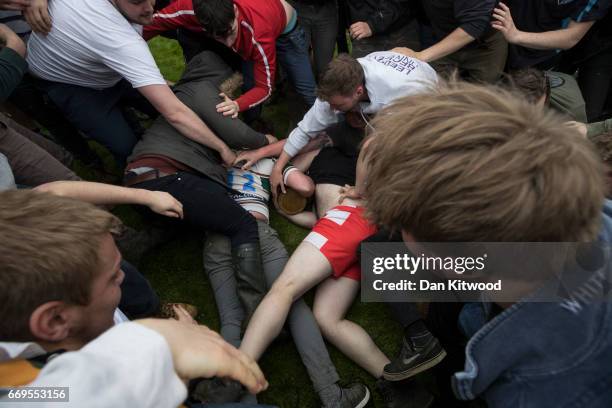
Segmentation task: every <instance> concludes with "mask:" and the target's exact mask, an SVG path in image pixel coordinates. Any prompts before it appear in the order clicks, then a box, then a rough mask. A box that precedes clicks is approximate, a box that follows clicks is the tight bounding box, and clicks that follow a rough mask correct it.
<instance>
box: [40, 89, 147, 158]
mask: <svg viewBox="0 0 612 408" xmlns="http://www.w3.org/2000/svg"><path fill="white" fill-rule="evenodd" d="M39 84H40V87H41V89H42V90H43V91H45V92H46V93H47V95H48V96H49V98H50V99H51V100H52V101H53V103H54V104H55V105H56V106H57V107H58V108H59V109H60V110H61V111H62V113H63V114H64V116H65V117H66V119H68V121H69V122H70V123H72V124H73V125H74V127H76V128H77V129H79V130H80V131H81V132H83V133H84V134H85V136H87V137H88V138H90V139H92V140H95V141H97V142H99V143H101V144H102V145H104V146H105V147H106V148H108V150H110V152H111V153H112V154H113V155H114V156H115V159H116V160H117V162H118V163H119V165H120V166H124V165H125V160H126V159H127V157H128V156H129V155H130V154H131V153H132V149H133V148H134V145H135V144H136V142H137V141H138V138H139V137H138V135H137V134H136V133H135V132H134V123H130V121H129V120H128V119H127V118H126V117H125V116H124V114H123V108H124V107H126V106H131V107H134V108H137V109H138V110H140V111H141V112H143V113H146V114H148V115H153V116H156V111H155V108H153V106H152V105H151V104H150V103H149V102H148V101H147V100H146V99H145V98H144V97H143V96H142V95H140V93H139V92H138V91H137V90H136V89H134V88H132V86H131V85H130V84H129V83H128V82H127V81H126V80H121V81H119V82H118V83H117V84H116V85H114V86H112V87H110V88H106V89H93V88H86V87H83V86H77V85H70V84H63V83H59V82H51V81H44V80H40V81H39Z"/></svg>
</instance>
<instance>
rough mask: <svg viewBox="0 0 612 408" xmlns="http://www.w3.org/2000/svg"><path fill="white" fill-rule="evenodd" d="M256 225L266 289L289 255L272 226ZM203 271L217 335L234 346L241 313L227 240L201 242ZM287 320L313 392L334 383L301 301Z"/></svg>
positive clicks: (327, 359)
mask: <svg viewBox="0 0 612 408" xmlns="http://www.w3.org/2000/svg"><path fill="white" fill-rule="evenodd" d="M257 226H258V228H259V244H260V247H261V257H262V261H263V268H264V273H265V275H266V281H267V284H268V288H269V287H270V286H272V283H274V281H275V280H276V279H277V278H278V277H279V276H280V274H281V272H282V271H283V269H284V267H285V264H286V263H287V260H288V259H289V255H288V254H287V250H286V249H285V246H284V245H283V243H282V242H281V241H280V239H279V238H278V234H277V232H276V231H275V230H274V229H273V228H272V227H270V226H269V225H268V224H266V223H265V222H263V221H260V220H257ZM204 271H205V272H206V274H207V275H208V279H209V280H210V284H211V286H212V288H213V291H214V294H215V302H216V303H217V309H218V310H219V318H220V320H221V330H220V332H221V336H222V337H223V338H224V339H225V340H226V341H227V342H229V343H230V344H232V345H234V346H236V347H238V346H240V340H241V339H240V328H241V325H242V320H243V319H244V311H243V310H242V306H241V305H240V301H239V300H238V295H237V294H236V279H235V277H234V269H233V267H232V256H231V249H230V241H229V239H228V238H227V237H225V236H224V235H220V234H214V233H209V234H207V237H206V242H205V243H204ZM287 321H288V323H289V328H290V330H291V335H292V336H293V340H294V341H295V345H296V347H297V350H298V352H299V353H300V357H301V358H302V362H303V363H304V365H305V366H306V370H307V371H308V375H309V376H310V380H311V381H312V383H313V386H314V389H315V391H316V392H318V391H319V390H321V389H323V388H326V387H328V386H329V385H331V384H334V383H336V382H338V380H339V379H340V377H339V376H338V373H337V372H336V368H335V367H334V364H333V363H332V361H331V358H330V357H329V353H328V351H327V348H326V347H325V343H324V341H323V337H322V336H321V332H320V330H319V326H318V325H317V322H316V321H315V318H314V316H313V314H312V311H311V310H310V308H309V307H308V306H307V305H306V302H304V300H303V299H299V300H297V301H296V302H295V303H294V304H293V306H292V307H291V310H290V311H289V316H288V319H287Z"/></svg>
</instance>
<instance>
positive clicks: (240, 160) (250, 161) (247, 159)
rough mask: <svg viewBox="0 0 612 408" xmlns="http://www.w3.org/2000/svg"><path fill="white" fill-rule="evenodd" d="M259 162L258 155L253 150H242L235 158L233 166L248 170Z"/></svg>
mask: <svg viewBox="0 0 612 408" xmlns="http://www.w3.org/2000/svg"><path fill="white" fill-rule="evenodd" d="M259 160H260V157H259V155H258V154H257V152H256V151H255V150H244V151H242V152H240V153H238V155H237V156H236V159H235V160H234V166H238V165H240V168H241V169H242V170H245V171H246V170H248V169H250V168H251V167H252V166H253V165H254V164H255V163H257V162H258V161H259Z"/></svg>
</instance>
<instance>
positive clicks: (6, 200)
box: [0, 190, 121, 341]
mask: <svg viewBox="0 0 612 408" xmlns="http://www.w3.org/2000/svg"><path fill="white" fill-rule="evenodd" d="M120 225H121V223H120V221H119V220H118V219H117V218H116V217H115V216H114V215H112V214H110V213H108V212H106V211H103V210H101V209H99V208H97V207H95V206H93V205H91V204H87V203H84V202H80V201H76V200H73V199H70V198H65V197H59V196H54V195H51V194H48V193H42V192H37V191H30V190H12V191H5V192H1V193H0V268H1V272H0V298H1V299H2V302H1V303H0V320H1V321H2V322H3V324H2V327H3V328H2V332H1V333H0V340H2V341H31V340H33V338H32V334H31V333H30V330H29V319H30V315H31V314H32V312H34V310H35V309H36V308H37V307H38V306H40V305H42V304H44V303H46V302H49V301H58V300H59V301H63V302H66V303H69V304H78V305H86V304H88V303H89V302H90V294H91V288H92V284H93V280H94V278H95V276H96V274H97V273H99V268H100V266H99V264H100V259H99V257H98V256H99V250H100V244H101V240H102V237H103V235H104V234H106V233H109V232H111V233H116V232H118V229H119V227H120Z"/></svg>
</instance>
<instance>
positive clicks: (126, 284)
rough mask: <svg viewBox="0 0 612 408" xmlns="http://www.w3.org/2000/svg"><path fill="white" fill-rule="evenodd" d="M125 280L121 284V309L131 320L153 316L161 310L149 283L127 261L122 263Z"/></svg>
mask: <svg viewBox="0 0 612 408" xmlns="http://www.w3.org/2000/svg"><path fill="white" fill-rule="evenodd" d="M121 270H122V271H123V273H125V278H124V279H123V282H122V283H121V301H120V302H119V309H121V311H122V312H123V313H125V315H126V316H127V317H128V318H130V319H132V320H133V319H142V318H144V317H150V316H153V315H154V314H155V313H157V311H158V310H159V298H158V297H157V294H156V293H155V291H154V290H153V288H152V287H151V284H149V281H148V280H147V279H146V278H145V277H144V276H143V275H142V274H141V273H140V272H139V271H138V269H136V267H135V266H133V265H132V264H130V263H128V262H127V261H121Z"/></svg>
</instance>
